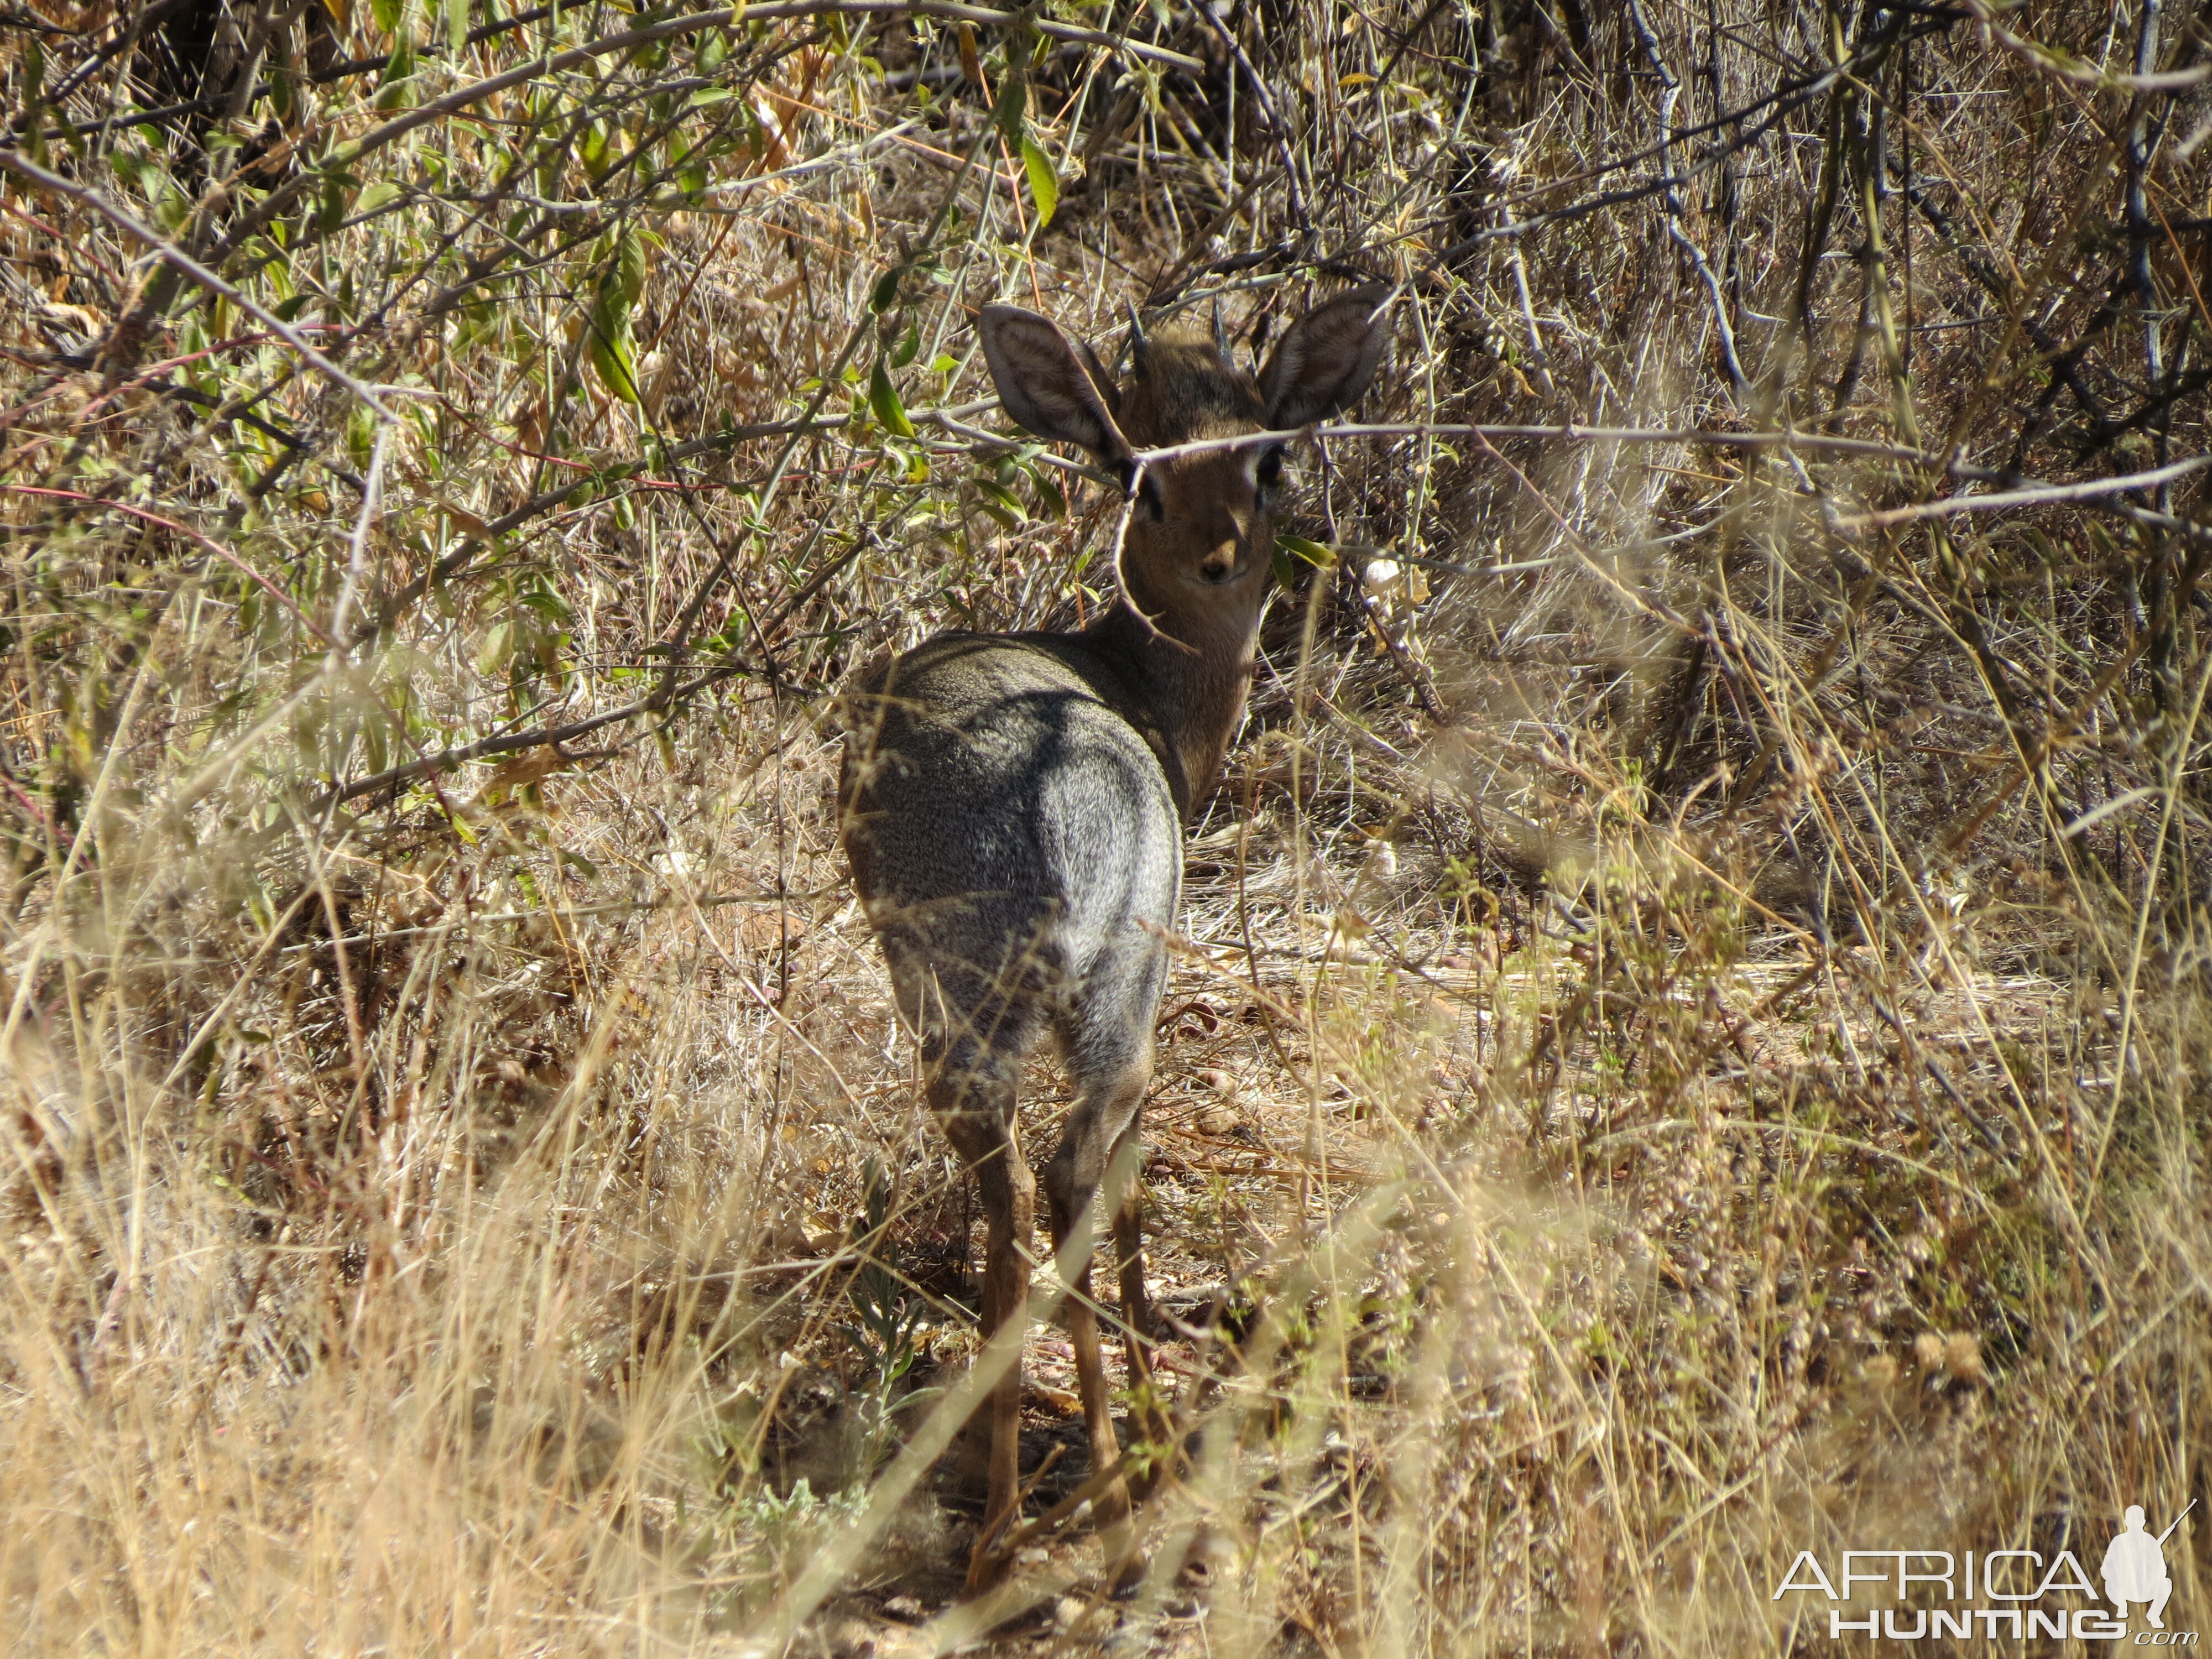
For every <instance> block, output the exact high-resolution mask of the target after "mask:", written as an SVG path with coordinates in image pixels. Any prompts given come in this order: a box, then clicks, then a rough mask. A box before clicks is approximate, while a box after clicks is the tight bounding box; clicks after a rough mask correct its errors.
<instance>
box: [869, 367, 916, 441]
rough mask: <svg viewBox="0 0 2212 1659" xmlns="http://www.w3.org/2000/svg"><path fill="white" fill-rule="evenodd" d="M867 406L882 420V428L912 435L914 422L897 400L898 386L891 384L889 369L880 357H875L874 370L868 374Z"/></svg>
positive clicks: (909, 436)
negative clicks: (909, 418)
mask: <svg viewBox="0 0 2212 1659" xmlns="http://www.w3.org/2000/svg"><path fill="white" fill-rule="evenodd" d="M868 407H869V408H870V409H872V410H874V411H875V415H876V418H877V419H878V421H880V422H883V427H884V431H886V432H889V433H893V434H895V435H897V436H899V437H902V438H911V437H912V436H914V422H912V421H910V420H908V419H907V416H906V405H905V404H902V403H901V402H900V401H899V395H898V388H897V387H896V386H893V385H892V384H891V371H890V366H889V365H888V364H886V363H885V362H884V360H883V359H882V358H880V357H878V358H877V359H876V368H875V372H874V373H873V374H871V375H869V376H868Z"/></svg>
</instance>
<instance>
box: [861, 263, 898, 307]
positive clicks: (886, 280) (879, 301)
mask: <svg viewBox="0 0 2212 1659" xmlns="http://www.w3.org/2000/svg"><path fill="white" fill-rule="evenodd" d="M905 275H906V266H905V265H904V264H896V265H893V266H892V267H891V268H890V270H887V271H885V272H884V274H883V275H882V276H878V277H877V278H876V287H875V292H873V293H872V294H871V295H868V309H869V310H871V311H872V312H874V313H877V314H878V316H880V315H882V314H883V313H884V312H886V311H889V310H890V308H891V307H893V306H895V305H896V304H897V303H898V291H899V279H900V278H901V277H902V276H905Z"/></svg>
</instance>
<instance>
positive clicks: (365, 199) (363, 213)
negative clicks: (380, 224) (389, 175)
mask: <svg viewBox="0 0 2212 1659" xmlns="http://www.w3.org/2000/svg"><path fill="white" fill-rule="evenodd" d="M405 193H406V192H405V191H404V189H403V188H402V187H401V186H400V185H397V184H394V183H393V182H392V180H391V179H378V180H377V182H376V183H374V184H373V185H370V186H369V187H368V189H367V190H365V191H362V193H361V197H360V199H359V200H358V201H356V203H355V204H353V210H354V213H355V215H356V216H357V217H363V218H365V217H367V216H368V215H369V214H372V213H374V212H375V211H376V210H377V209H379V208H380V207H383V206H384V205H386V204H387V203H391V202H396V201H398V199H399V198H400V197H401V196H403V195H404V194H405Z"/></svg>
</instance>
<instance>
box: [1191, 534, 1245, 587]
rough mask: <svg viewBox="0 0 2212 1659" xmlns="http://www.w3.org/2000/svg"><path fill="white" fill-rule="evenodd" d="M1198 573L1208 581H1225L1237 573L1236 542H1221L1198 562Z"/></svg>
mask: <svg viewBox="0 0 2212 1659" xmlns="http://www.w3.org/2000/svg"><path fill="white" fill-rule="evenodd" d="M1198 574H1200V576H1202V577H1204V578H1205V579H1206V580H1207V581H1210V582H1225V581H1227V580H1229V579H1230V578H1231V576H1233V575H1235V574H1237V544H1236V543H1235V542H1223V543H1222V544H1220V545H1219V546H1218V547H1216V548H1215V549H1214V550H1213V551H1212V552H1211V553H1209V554H1207V555H1206V556H1205V557H1204V558H1202V559H1200V561H1199V562H1198Z"/></svg>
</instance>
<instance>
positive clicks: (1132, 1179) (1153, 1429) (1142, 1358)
mask: <svg viewBox="0 0 2212 1659" xmlns="http://www.w3.org/2000/svg"><path fill="white" fill-rule="evenodd" d="M1141 1124H1142V1114H1141V1112H1133V1113H1132V1114H1130V1116H1129V1121H1128V1125H1127V1127H1125V1128H1124V1129H1123V1130H1122V1131H1121V1139H1119V1140H1117V1141H1115V1143H1114V1151H1113V1152H1112V1154H1111V1155H1110V1156H1109V1158H1108V1159H1107V1164H1106V1168H1107V1181H1108V1185H1109V1188H1110V1189H1111V1190H1112V1191H1113V1192H1114V1193H1115V1194H1116V1200H1115V1205H1114V1255H1115V1258H1116V1264H1117V1266H1118V1267H1119V1269H1120V1273H1121V1351H1122V1352H1123V1354H1124V1355H1126V1356H1127V1360H1128V1368H1129V1393H1130V1395H1131V1397H1132V1398H1133V1400H1135V1401H1136V1402H1137V1404H1136V1407H1135V1409H1133V1410H1132V1411H1131V1412H1130V1413H1129V1430H1130V1435H1131V1437H1132V1439H1143V1440H1146V1441H1149V1442H1151V1443H1152V1444H1153V1445H1155V1446H1161V1447H1164V1446H1165V1445H1166V1444H1167V1443H1168V1436H1169V1432H1170V1430H1169V1424H1168V1419H1167V1413H1166V1410H1165V1408H1164V1405H1163V1404H1162V1402H1161V1401H1160V1399H1159V1397H1158V1388H1157V1385H1156V1384H1155V1383H1154V1382H1153V1380H1152V1353H1151V1351H1150V1349H1149V1347H1148V1346H1147V1345H1148V1344H1149V1343H1150V1342H1151V1340H1152V1296H1151V1293H1150V1292H1149V1291H1146V1288H1145V1231H1144V1221H1143V1214H1142V1212H1143V1208H1144V1183H1143V1181H1142V1178H1141V1176H1142V1171H1143V1169H1144V1162H1145V1147H1144V1134H1143V1131H1142V1128H1141ZM1163 1473H1164V1470H1163V1468H1161V1466H1160V1465H1159V1464H1158V1463H1157V1462H1156V1463H1154V1464H1152V1466H1151V1467H1149V1468H1145V1469H1143V1470H1141V1471H1138V1472H1135V1473H1133V1474H1131V1475H1130V1476H1129V1495H1130V1497H1131V1498H1134V1499H1136V1500H1137V1501H1138V1502H1139V1503H1141V1502H1143V1501H1144V1499H1146V1498H1148V1497H1150V1496H1151V1495H1152V1488H1153V1486H1156V1485H1157V1484H1158V1480H1159V1477H1160V1475H1161V1474H1163Z"/></svg>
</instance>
